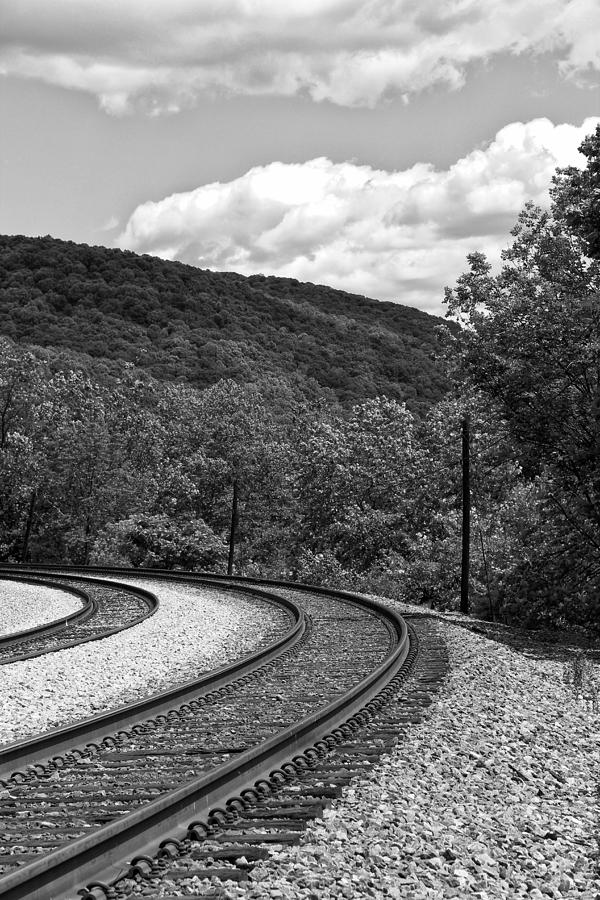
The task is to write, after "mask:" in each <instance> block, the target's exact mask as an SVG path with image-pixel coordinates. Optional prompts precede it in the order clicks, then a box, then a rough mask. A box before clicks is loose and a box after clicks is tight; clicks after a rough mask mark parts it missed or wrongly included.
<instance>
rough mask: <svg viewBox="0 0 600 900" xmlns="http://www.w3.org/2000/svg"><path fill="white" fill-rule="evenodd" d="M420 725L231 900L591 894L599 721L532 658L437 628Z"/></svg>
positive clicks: (598, 890) (590, 898) (558, 672)
mask: <svg viewBox="0 0 600 900" xmlns="http://www.w3.org/2000/svg"><path fill="white" fill-rule="evenodd" d="M438 627H439V629H440V631H441V633H442V634H443V636H444V638H445V639H446V641H447V644H448V648H449V654H450V664H451V671H450V673H449V675H448V677H447V679H446V681H445V683H444V685H443V687H442V689H441V691H440V693H439V694H438V696H437V699H436V700H434V702H433V704H432V706H431V707H429V709H428V711H427V713H426V714H425V718H424V720H423V721H422V723H421V724H418V725H414V726H411V728H410V730H409V731H408V733H407V737H406V738H405V739H403V740H402V741H401V742H400V743H398V744H397V746H396V748H395V750H394V752H393V753H391V754H389V755H386V756H384V757H382V760H381V763H380V764H379V765H377V766H376V767H375V768H374V769H373V770H372V772H371V775H370V777H368V778H367V779H364V780H355V781H354V782H352V784H351V785H350V786H349V788H348V789H346V791H345V794H344V796H343V798H342V799H341V800H339V801H336V802H335V803H334V804H333V806H332V808H331V809H328V810H326V815H325V818H324V820H318V821H317V822H315V823H313V824H312V825H311V826H310V827H309V829H308V830H307V832H306V834H305V837H304V839H303V843H302V845H301V846H299V847H291V848H289V849H282V850H280V851H274V852H273V853H272V857H271V860H270V861H267V862H265V863H263V864H260V865H259V866H258V867H257V868H256V869H255V870H254V873H253V879H254V881H251V882H249V883H248V886H246V887H242V886H237V885H235V886H234V885H232V884H231V883H227V892H228V894H229V896H231V897H244V898H248V900H249V898H252V900H263V898H269V900H272V898H294V900H295V898H311V900H317V898H318V900H321V898H323V900H328V898H331V900H333V898H336V900H337V898H340V897H347V898H394V900H399V898H410V900H425V898H427V900H434V898H435V900H437V898H453V897H454V898H463V897H465V898H479V900H492V898H513V897H528V898H532V900H536V898H537V900H542V898H547V897H550V898H557V900H558V898H562V897H572V898H575V897H577V898H586V900H597V898H598V897H600V872H599V870H598V821H599V818H598V813H599V798H598V775H599V767H600V714H599V713H597V712H594V711H593V710H591V709H589V708H587V707H586V706H585V705H584V704H583V703H581V702H579V701H577V700H576V699H575V698H574V696H573V694H572V693H571V691H570V689H569V688H568V687H566V686H565V685H564V684H563V683H562V674H563V666H562V664H561V663H559V662H555V661H546V660H536V659H533V658H529V657H526V656H524V655H523V654H520V653H517V652H516V651H514V650H512V649H510V648H508V647H506V646H504V645H501V644H498V643H494V642H492V641H490V640H488V639H487V638H484V637H482V636H480V635H476V634H473V633H470V632H467V631H465V630H464V629H461V628H458V627H456V626H453V625H449V624H445V623H441V622H440V624H439V626H438Z"/></svg>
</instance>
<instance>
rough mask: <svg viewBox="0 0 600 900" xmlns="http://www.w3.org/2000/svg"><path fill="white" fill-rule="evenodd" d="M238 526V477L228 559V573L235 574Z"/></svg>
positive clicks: (232, 502)
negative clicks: (234, 559)
mask: <svg viewBox="0 0 600 900" xmlns="http://www.w3.org/2000/svg"><path fill="white" fill-rule="evenodd" d="M237 527H238V483H237V478H235V479H234V482H233V497H232V499H231V528H230V531H229V559H228V560H227V574H228V575H233V555H234V552H235V538H236V532H237Z"/></svg>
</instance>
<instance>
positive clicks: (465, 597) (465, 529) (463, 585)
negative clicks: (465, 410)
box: [460, 416, 471, 613]
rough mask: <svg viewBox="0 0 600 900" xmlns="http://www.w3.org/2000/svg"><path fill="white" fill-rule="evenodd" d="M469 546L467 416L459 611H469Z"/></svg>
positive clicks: (469, 490) (463, 468) (463, 463)
mask: <svg viewBox="0 0 600 900" xmlns="http://www.w3.org/2000/svg"><path fill="white" fill-rule="evenodd" d="M470 547H471V471H470V465H469V417H468V416H465V417H464V419H463V421H462V559H461V566H460V611H461V612H462V613H468V612H469V553H470Z"/></svg>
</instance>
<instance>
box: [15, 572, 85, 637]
mask: <svg viewBox="0 0 600 900" xmlns="http://www.w3.org/2000/svg"><path fill="white" fill-rule="evenodd" d="M82 603H83V600H82V599H81V598H79V597H77V596H75V594H70V593H68V592H67V591H63V590H60V589H59V588H50V587H48V588H47V587H44V586H43V585H40V584H26V583H25V582H22V581H11V580H10V579H8V578H4V579H0V636H4V635H8V634H14V633H15V632H17V631H26V630H28V629H29V628H36V627H37V626H38V625H46V624H47V623H48V622H53V621H54V620H55V619H62V618H63V617H64V616H68V615H70V614H71V613H74V612H75V611H76V610H78V609H81V606H82Z"/></svg>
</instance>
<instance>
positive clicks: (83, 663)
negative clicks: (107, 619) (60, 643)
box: [0, 578, 289, 744]
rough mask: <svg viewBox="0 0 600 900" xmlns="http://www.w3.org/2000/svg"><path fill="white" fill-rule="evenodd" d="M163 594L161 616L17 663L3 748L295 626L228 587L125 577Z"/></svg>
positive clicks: (1, 731) (182, 677) (7, 682)
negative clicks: (234, 594)
mask: <svg viewBox="0 0 600 900" xmlns="http://www.w3.org/2000/svg"><path fill="white" fill-rule="evenodd" d="M119 580H120V581H122V582H126V583H128V584H133V585H137V586H139V587H143V588H146V589H147V590H149V591H151V592H153V593H154V594H156V596H157V597H158V599H159V602H160V605H159V608H158V610H157V612H156V613H155V614H154V615H153V616H151V617H150V618H148V619H146V620H145V621H144V622H141V623H140V624H139V625H136V626H134V627H133V628H129V629H127V630H125V631H123V632H120V633H119V634H115V635H111V636H110V637H107V638H104V639H103V640H100V641H94V642H92V643H88V644H82V645H80V646H77V647H72V648H69V649H67V650H60V651H58V652H56V653H50V654H46V655H45V656H41V657H38V658H35V659H29V660H23V661H21V662H15V663H10V664H8V665H6V666H4V667H3V669H2V679H1V682H0V706H1V707H2V710H3V715H2V720H1V721H0V743H2V744H6V743H10V742H12V741H15V740H18V739H21V738H25V737H29V736H30V735H34V734H37V733H39V732H41V731H45V730H47V729H49V728H54V727H57V726H59V725H67V724H71V723H73V722H75V721H77V720H78V719H83V718H86V717H88V716H92V715H95V714H97V713H99V712H105V711H107V710H109V709H112V708H114V707H116V706H121V705H122V704H124V703H130V702H132V701H134V700H139V699H141V698H143V697H146V696H148V695H149V694H153V693H156V692H158V691H161V690H166V689H167V688H169V687H172V686H174V685H176V684H179V683H181V682H183V681H187V680H190V679H192V678H197V677H198V676H199V675H200V674H202V673H203V672H207V671H209V670H210V669H214V668H217V667H219V666H222V665H225V664H226V663H229V662H232V661H233V660H235V659H238V658H239V657H241V656H243V655H245V654H246V653H250V652H252V651H253V650H254V649H256V648H257V647H258V645H259V644H261V643H263V642H264V641H265V640H268V639H269V635H272V639H273V640H274V639H275V637H276V635H278V634H280V633H281V632H282V631H283V630H285V628H286V627H288V625H289V620H288V617H287V616H286V615H285V614H284V613H283V612H280V611H278V610H276V609H274V608H273V607H272V606H271V605H270V604H265V603H263V602H261V601H260V600H257V599H253V598H251V597H243V598H242V597H239V596H235V597H233V596H231V595H230V594H228V593H227V591H225V590H221V589H220V588H218V587H216V588H212V587H205V586H202V587H200V586H191V585H186V584H178V585H175V586H174V585H167V584H166V583H165V582H164V581H160V580H158V579H157V580H156V581H154V580H151V579H146V578H144V579H141V578H140V579H135V578H120V579H119Z"/></svg>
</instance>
